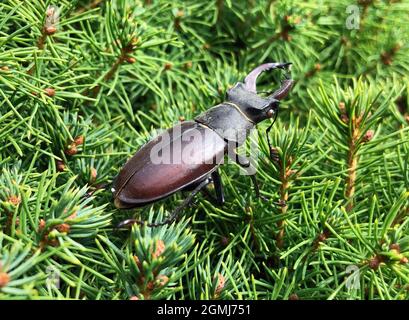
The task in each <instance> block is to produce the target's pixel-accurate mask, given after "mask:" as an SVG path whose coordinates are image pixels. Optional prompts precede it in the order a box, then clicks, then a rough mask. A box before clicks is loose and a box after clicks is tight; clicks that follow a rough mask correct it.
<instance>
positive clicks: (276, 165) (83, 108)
mask: <svg viewBox="0 0 409 320" xmlns="http://www.w3.org/2000/svg"><path fill="white" fill-rule="evenodd" d="M52 4H53V3H52V2H51V1H45V0H31V1H22V0H3V1H1V3H0V167H1V175H0V299H16V298H19V299H20V298H21V299H25V298H30V299H50V298H59V299H63V298H67V299H69V298H76V299H158V298H166V299H408V297H409V294H408V285H409V268H408V258H409V233H408V232H409V227H408V223H409V222H408V221H409V219H408V215H409V206H408V196H409V190H408V188H409V173H408V165H409V164H408V160H409V155H408V149H409V140H408V137H409V136H408V122H409V114H408V112H409V107H408V96H409V95H408V93H409V85H408V79H409V78H408V74H409V61H408V56H409V46H408V38H409V27H408V21H409V20H408V16H409V1H407V0H401V1H399V0H394V1H393V0H383V1H381V0H372V1H371V0H359V1H352V0H340V1H331V0H322V1H301V0H294V1H293V0H282V1H278V0H277V1H264V0H262V1H255V0H250V1H244V0H240V1H227V0H226V1H223V0H218V1H213V0H212V1H207V0H201V1H177V0H163V1H148V0H146V1H136V0H106V1H103V0H94V1H68V0H63V1H59V2H58V5H59V11H60V14H59V16H57V15H56V14H55V12H56V11H54V13H53V12H52V11H53V7H49V5H52ZM350 5H354V7H349V9H348V6H350ZM47 8H48V9H47ZM54 9H55V10H56V8H54ZM351 10H352V11H351ZM354 13H359V17H358V16H351V14H354ZM358 18H359V21H358ZM348 22H350V23H352V26H353V27H356V28H353V29H351V28H348V25H349V24H348ZM358 23H359V25H358ZM275 61H291V62H292V63H293V67H292V74H293V77H294V79H295V81H296V83H295V87H294V89H293V90H292V92H291V94H290V96H289V97H288V98H287V99H286V100H285V101H284V102H283V104H282V111H281V112H280V115H279V118H278V120H277V122H276V124H275V126H274V129H273V130H272V133H271V139H272V142H273V145H274V148H275V150H274V152H275V154H276V155H277V158H278V159H276V161H270V160H269V159H268V157H267V156H268V153H269V152H268V150H267V143H266V138H265V136H263V132H264V129H265V128H266V127H267V126H268V124H269V123H268V121H267V122H266V123H263V124H261V125H260V126H259V132H260V145H261V148H260V155H259V158H260V162H259V171H258V176H259V180H260V182H261V187H262V194H263V195H264V196H266V197H268V198H270V199H271V200H270V201H267V202H263V201H260V200H258V199H256V198H255V197H254V192H253V190H252V186H251V184H250V181H249V179H248V177H246V176H243V175H240V172H239V169H238V167H237V166H235V165H227V166H224V167H223V169H222V178H223V181H224V185H225V191H226V198H227V202H226V204H225V205H224V206H223V207H215V206H213V205H212V204H211V203H210V202H209V201H208V199H207V198H206V197H204V196H202V195H199V196H198V197H197V198H196V199H197V201H196V204H195V205H194V206H192V207H191V208H189V209H187V210H185V211H184V214H183V217H182V219H181V220H180V221H179V222H177V223H174V224H172V225H170V226H164V227H160V228H155V229H150V228H141V227H134V229H133V230H132V232H129V231H128V232H126V231H123V232H118V231H116V230H115V229H113V226H114V225H115V224H116V223H117V222H119V221H121V219H124V218H127V217H130V216H134V217H138V218H140V219H144V220H150V221H160V220H162V219H164V217H165V216H166V214H168V213H169V212H170V211H171V210H172V209H173V208H175V207H176V206H177V205H178V204H179V203H180V202H181V200H182V199H183V195H181V194H178V195H175V196H172V197H171V198H169V199H167V200H166V201H162V202H160V203H157V204H155V205H153V206H151V207H146V208H143V209H139V210H133V211H128V212H127V211H120V210H117V209H115V207H114V206H113V204H112V196H111V194H110V191H109V188H110V187H109V184H110V183H111V182H112V179H113V178H114V177H115V176H116V174H117V173H118V172H119V170H120V168H121V166H122V165H123V164H124V163H125V161H126V160H127V158H129V157H130V156H131V155H132V154H133V153H134V152H135V151H136V150H137V149H138V148H139V147H140V146H141V145H142V144H144V143H145V142H146V141H148V140H149V139H150V138H151V137H153V136H155V129H165V128H169V127H171V126H172V125H173V124H174V123H176V122H177V121H179V120H182V119H190V118H193V117H194V116H195V115H197V114H199V113H200V112H201V111H203V110H206V109H207V108H209V107H211V106H213V105H215V104H217V103H219V102H221V101H222V100H223V99H224V94H225V92H226V90H227V89H228V88H229V87H230V86H232V85H234V84H235V83H236V82H237V81H240V80H242V79H243V77H244V76H245V75H246V73H247V72H248V71H249V70H251V69H252V68H253V67H255V66H257V65H259V64H261V63H264V62H275ZM278 81H279V78H278V77H275V78H273V75H272V73H270V74H268V75H265V76H263V78H262V79H261V82H260V89H261V90H264V91H271V90H272V89H274V88H276V87H277V86H278ZM105 184H108V186H107V187H105V188H104V187H103V186H104V185H105ZM90 194H92V196H91V197H89V195H90ZM280 200H281V201H283V200H286V201H287V205H286V206H283V207H277V206H275V205H274V204H273V202H278V201H280ZM130 234H131V235H130ZM351 270H353V271H356V274H354V275H356V277H355V276H352V277H349V278H348V274H350V271H351ZM53 275H54V276H59V278H60V281H59V285H57V283H54V282H52V281H50V279H51V278H52V276H53ZM354 280H357V281H354Z"/></svg>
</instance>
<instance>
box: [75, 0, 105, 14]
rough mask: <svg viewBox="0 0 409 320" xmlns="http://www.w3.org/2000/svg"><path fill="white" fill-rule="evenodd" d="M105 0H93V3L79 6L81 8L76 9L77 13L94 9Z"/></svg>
mask: <svg viewBox="0 0 409 320" xmlns="http://www.w3.org/2000/svg"><path fill="white" fill-rule="evenodd" d="M103 1H104V0H94V1H92V2H91V3H89V4H88V5H86V6H84V7H81V8H79V9H78V10H77V11H76V13H77V14H79V13H83V12H85V11H88V10H91V9H94V8H96V7H98V6H99V5H100V4H101V3H102V2H103Z"/></svg>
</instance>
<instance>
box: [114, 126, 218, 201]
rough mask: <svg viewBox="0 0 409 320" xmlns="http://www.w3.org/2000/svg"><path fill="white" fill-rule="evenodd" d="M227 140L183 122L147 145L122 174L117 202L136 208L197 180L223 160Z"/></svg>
mask: <svg viewBox="0 0 409 320" xmlns="http://www.w3.org/2000/svg"><path fill="white" fill-rule="evenodd" d="M224 151H225V141H224V140H223V139H222V138H221V137H220V136H219V135H218V134H217V133H216V132H214V131H213V130H211V129H209V128H208V127H206V126H204V125H201V124H199V123H197V122H193V121H188V122H182V123H181V124H178V125H176V126H175V127H173V128H171V129H169V130H168V131H166V132H164V133H162V134H161V135H159V136H158V137H157V138H155V139H154V140H152V141H150V142H149V143H147V144H146V145H144V146H143V147H142V148H141V149H140V150H139V151H138V152H137V153H136V154H135V155H134V156H133V157H132V158H131V159H129V160H128V162H127V163H126V164H125V166H124V167H123V169H122V170H121V172H120V173H119V175H118V177H117V179H116V181H115V183H114V189H115V193H114V196H115V205H116V206H117V207H118V208H132V207H137V206H142V205H145V204H148V203H150V202H153V201H156V200H159V199H162V198H165V197H167V196H169V195H171V194H173V193H174V192H176V191H178V190H180V189H182V188H184V187H186V186H188V185H189V184H191V183H195V182H197V181H199V180H201V179H203V178H204V177H206V176H207V175H209V173H211V172H212V171H213V170H215V169H216V168H217V166H218V165H219V164H221V163H222V161H223V157H224Z"/></svg>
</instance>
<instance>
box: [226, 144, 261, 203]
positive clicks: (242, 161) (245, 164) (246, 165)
mask: <svg viewBox="0 0 409 320" xmlns="http://www.w3.org/2000/svg"><path fill="white" fill-rule="evenodd" d="M232 152H233V153H234V157H232V156H231V155H230V153H229V155H230V157H231V158H232V160H233V161H235V162H236V163H237V164H238V165H239V166H240V167H242V168H243V169H245V170H247V171H248V172H255V169H254V167H253V166H252V165H251V163H250V160H248V159H247V158H246V157H243V156H241V155H239V154H238V153H237V152H236V151H234V150H232ZM249 176H250V179H251V181H252V182H253V185H254V191H255V192H256V197H257V198H260V199H261V200H264V201H268V200H269V199H268V198H267V197H265V196H263V195H261V194H260V188H259V186H258V182H257V178H256V175H255V174H249Z"/></svg>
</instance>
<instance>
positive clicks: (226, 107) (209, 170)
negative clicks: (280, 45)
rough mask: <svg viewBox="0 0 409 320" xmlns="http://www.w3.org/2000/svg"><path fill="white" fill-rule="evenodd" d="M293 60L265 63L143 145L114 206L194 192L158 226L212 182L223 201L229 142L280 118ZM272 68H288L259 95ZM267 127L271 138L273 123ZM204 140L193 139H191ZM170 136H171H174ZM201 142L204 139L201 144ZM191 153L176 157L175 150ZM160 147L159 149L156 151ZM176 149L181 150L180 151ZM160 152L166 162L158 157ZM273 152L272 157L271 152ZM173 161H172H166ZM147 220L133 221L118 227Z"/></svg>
mask: <svg viewBox="0 0 409 320" xmlns="http://www.w3.org/2000/svg"><path fill="white" fill-rule="evenodd" d="M290 65H291V63H265V64H262V65H260V66H258V67H257V68H255V69H254V70H252V71H251V72H250V73H249V74H248V75H247V76H246V78H245V79H244V82H238V83H236V85H235V86H234V87H232V88H231V89H229V90H228V91H227V97H226V100H225V101H224V102H222V103H220V104H218V105H216V106H214V107H212V108H210V109H209V110H207V111H206V112H204V113H202V114H200V115H199V116H197V117H196V118H195V119H194V120H193V121H184V122H181V123H180V124H178V125H176V126H174V127H172V128H171V129H169V130H167V131H165V132H164V133H162V134H160V135H159V136H157V137H156V138H155V139H153V140H151V141H149V142H148V143H146V144H145V145H144V146H142V147H141V148H140V149H139V150H138V151H137V152H136V154H135V155H134V156H133V157H132V158H130V159H129V160H128V161H127V162H126V164H125V165H124V167H123V168H122V169H121V171H120V172H119V174H118V176H117V178H116V179H115V181H114V184H113V189H112V192H113V195H114V204H115V206H116V207H117V208H120V209H130V208H135V207H141V206H145V205H147V204H151V203H153V202H156V201H159V200H161V199H164V198H166V197H168V196H170V195H172V194H174V193H175V192H177V191H181V190H188V191H191V193H190V194H189V196H188V197H187V198H186V199H185V200H184V201H183V202H182V204H181V205H179V206H178V207H177V208H176V209H175V210H174V211H173V213H171V214H170V215H169V216H168V217H167V218H166V219H165V220H164V221H162V222H159V223H150V224H148V226H151V227H156V226H160V225H164V224H168V223H171V222H172V221H174V220H175V219H176V217H177V215H178V213H179V212H180V211H181V210H182V209H183V208H184V207H186V206H187V205H188V204H189V203H190V202H191V200H192V199H193V197H194V196H195V195H196V194H197V193H198V192H199V191H206V189H205V187H206V186H207V185H208V184H209V183H211V182H213V184H214V189H215V193H216V199H215V200H216V202H217V204H219V205H221V204H223V203H224V194H223V188H222V183H221V178H220V175H219V172H218V167H219V166H220V165H221V164H222V163H223V158H224V155H225V154H226V153H229V155H230V152H231V151H232V150H231V148H229V146H231V145H232V144H233V145H234V146H235V147H238V146H240V145H242V144H243V143H244V142H245V140H246V138H247V135H248V132H249V130H251V129H253V128H255V126H256V124H257V123H259V122H261V121H263V120H266V119H269V118H273V117H274V120H275V119H276V117H277V113H278V109H279V102H280V100H281V99H283V98H284V97H285V96H287V94H288V92H289V91H290V89H291V87H292V85H293V80H291V79H290V78H289V76H288V71H289V66H290ZM270 69H282V70H285V71H286V75H285V79H284V80H283V81H282V85H281V87H280V88H279V89H278V90H276V91H275V92H273V93H272V94H271V95H269V96H267V97H261V96H259V95H258V94H257V89H256V81H257V77H258V76H259V75H260V74H261V73H262V72H264V71H266V70H270ZM273 124H274V121H273V122H272V123H271V125H270V126H269V127H268V128H267V130H266V135H267V142H268V146H269V149H270V150H272V148H271V144H270V140H269V138H268V135H269V131H270V130H271V127H272V125H273ZM195 135H196V137H199V138H203V139H193V140H192V137H194V136H195ZM169 137H170V138H169ZM198 141H199V142H198ZM186 150H188V151H189V152H186V154H188V156H187V157H186V156H184V157H177V156H175V154H184V151H186ZM153 151H155V152H156V153H155V152H153ZM175 151H176V152H175ZM233 152H234V153H233V154H234V156H233V157H232V158H233V160H234V161H235V162H236V163H237V164H239V165H240V166H241V167H243V168H249V167H250V166H251V163H250V162H249V160H248V159H247V158H244V157H242V156H240V155H238V154H237V153H236V152H235V151H234V150H233ZM155 155H156V157H158V156H160V158H161V160H162V162H157V161H154V160H155V159H153V156H155ZM270 156H272V155H271V154H270ZM163 159H168V161H167V162H166V161H163ZM250 177H251V179H252V182H253V184H254V188H255V192H256V196H257V197H261V196H260V191H259V187H258V184H257V180H256V177H255V175H250ZM134 223H139V224H144V222H143V221H139V220H136V219H128V220H125V221H123V222H121V223H120V224H119V225H118V227H124V226H129V225H132V224H134Z"/></svg>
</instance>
